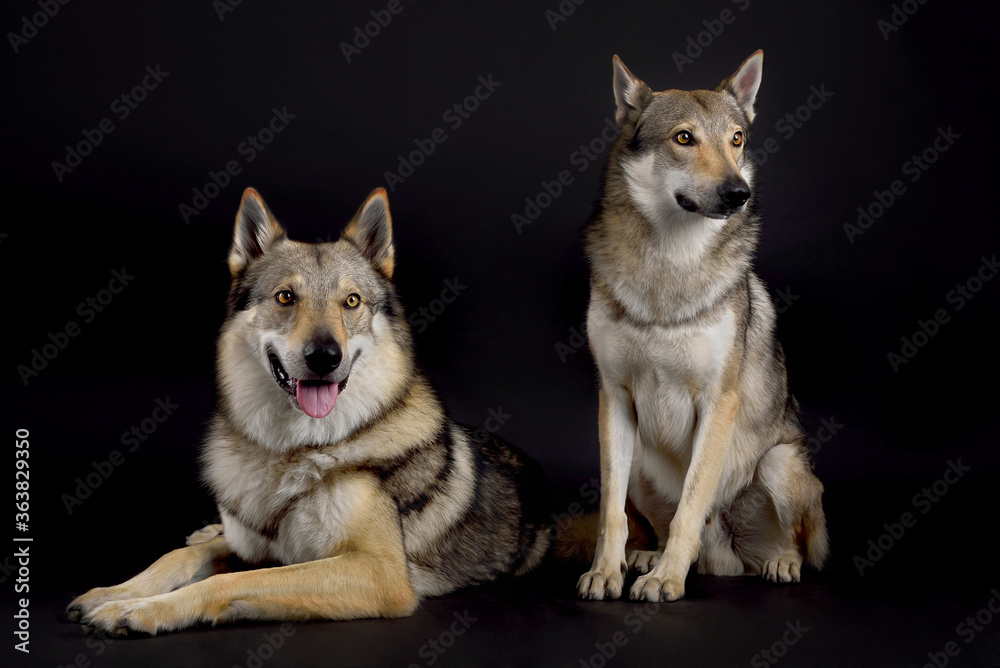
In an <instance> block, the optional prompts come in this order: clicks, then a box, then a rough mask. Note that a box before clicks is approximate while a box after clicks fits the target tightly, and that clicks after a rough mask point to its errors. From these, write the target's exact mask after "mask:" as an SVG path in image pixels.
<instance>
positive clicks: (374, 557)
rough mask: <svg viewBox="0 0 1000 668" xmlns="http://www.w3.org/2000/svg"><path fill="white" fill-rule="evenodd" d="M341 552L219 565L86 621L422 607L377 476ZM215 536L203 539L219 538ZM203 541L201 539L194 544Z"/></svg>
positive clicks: (360, 498)
mask: <svg viewBox="0 0 1000 668" xmlns="http://www.w3.org/2000/svg"><path fill="white" fill-rule="evenodd" d="M359 487H360V489H359V490H358V495H357V497H356V501H357V503H356V505H355V508H356V512H355V513H353V516H352V517H351V519H350V522H349V525H348V526H347V527H346V529H347V531H346V535H347V539H346V541H345V543H344V544H343V545H341V546H340V548H339V553H338V554H336V556H332V557H329V558H326V559H318V560H316V561H308V562H305V563H301V564H293V565H290V566H277V567H274V568H262V569H258V570H252V571H242V572H236V573H222V574H220V575H215V576H212V577H210V578H208V579H206V580H202V581H200V582H195V583H193V584H190V585H188V586H186V587H183V588H181V589H177V590H175V591H172V592H169V593H164V594H159V595H157V596H152V597H149V598H138V599H129V600H118V601H110V602H108V603H105V604H104V605H102V606H100V607H98V608H96V609H94V610H92V611H90V612H89V613H88V614H86V615H85V616H84V617H83V620H82V621H83V623H84V624H86V625H88V626H90V627H92V628H93V629H95V630H97V631H101V632H105V633H108V634H112V635H124V634H127V633H129V632H139V633H148V634H153V635H155V634H157V633H160V632H163V631H173V630H177V629H181V628H186V627H188V626H192V625H194V624H198V623H200V622H208V623H211V624H217V623H219V622H225V621H232V620H236V619H257V620H307V619H359V618H365V617H402V616H406V615H409V614H411V613H412V612H413V611H414V610H415V609H416V607H417V603H418V600H417V596H416V594H415V593H414V591H413V587H412V586H411V584H410V579H409V575H408V572H407V562H406V555H405V553H404V552H403V540H402V533H401V530H400V526H399V519H398V511H397V509H396V507H395V504H394V503H393V502H392V500H391V499H389V498H388V497H387V496H385V495H384V494H382V493H381V492H380V491H378V490H377V488H376V485H375V483H374V481H371V482H368V484H367V485H366V486H359ZM216 540H222V538H221V537H220V538H216V539H214V540H213V541H211V542H210V543H206V545H210V544H211V543H214V542H215V541H216ZM196 547H200V546H196Z"/></svg>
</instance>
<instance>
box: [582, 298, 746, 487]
mask: <svg viewBox="0 0 1000 668" xmlns="http://www.w3.org/2000/svg"><path fill="white" fill-rule="evenodd" d="M610 314H611V310H610V308H609V307H608V305H607V304H605V303H604V302H603V301H602V299H601V298H600V297H597V296H595V298H594V299H593V301H592V304H591V308H590V313H589V316H588V321H587V327H588V332H589V336H590V340H591V345H592V347H593V350H594V354H595V357H596V359H597V366H598V369H599V370H600V374H601V382H602V384H604V385H605V386H606V387H615V386H618V387H624V388H625V389H627V390H628V394H629V395H631V399H632V402H633V407H634V410H635V416H636V420H637V428H638V438H637V442H636V447H635V449H634V451H633V452H634V454H633V463H634V464H638V465H639V466H638V468H639V469H640V470H641V469H649V468H655V469H656V470H655V472H653V471H650V472H651V473H655V475H653V476H651V477H652V478H654V479H658V480H662V481H664V484H665V485H666V486H667V487H668V488H669V492H672V493H669V496H675V494H674V493H676V495H677V496H679V493H680V489H681V485H682V484H683V480H684V475H685V473H686V471H687V468H688V465H689V464H690V461H691V452H692V447H693V441H694V434H695V428H696V426H697V424H698V421H699V419H700V418H704V411H705V408H706V406H707V403H708V402H709V400H710V397H712V396H714V394H715V392H716V391H717V389H718V387H719V384H720V382H721V379H722V374H723V371H724V365H725V363H726V361H727V356H728V355H729V353H730V351H731V350H732V349H733V337H735V335H736V330H737V327H736V317H735V314H734V313H733V312H732V311H729V310H727V311H724V312H723V313H721V314H720V315H719V316H718V317H716V318H714V319H712V320H711V321H709V322H699V323H697V324H684V325H675V326H669V327H663V326H656V325H641V324H635V323H632V322H630V321H629V320H628V319H627V318H626V319H613V318H612V317H611V315H610ZM664 491H668V490H664Z"/></svg>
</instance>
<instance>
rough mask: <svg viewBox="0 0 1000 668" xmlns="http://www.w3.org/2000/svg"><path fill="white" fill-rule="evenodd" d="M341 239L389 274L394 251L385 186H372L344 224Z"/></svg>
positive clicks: (393, 265) (393, 267)
mask: <svg viewBox="0 0 1000 668" xmlns="http://www.w3.org/2000/svg"><path fill="white" fill-rule="evenodd" d="M340 238H341V239H346V240H347V241H350V242H351V243H352V244H354V245H355V246H357V247H358V249H359V250H360V251H361V254H362V255H364V256H365V258H366V259H367V260H368V261H369V262H370V263H371V264H372V266H373V267H375V268H376V269H378V270H379V271H380V272H382V274H383V275H384V276H385V277H386V278H392V272H393V269H395V267H396V251H395V249H394V248H393V246H392V216H391V215H389V196H388V195H386V192H385V189H383V188H376V189H375V190H373V191H372V193H371V194H370V195H369V196H368V199H366V200H365V203H364V204H362V205H361V208H360V209H358V212H357V213H356V214H354V218H352V219H351V222H350V223H348V224H347V227H346V228H344V232H343V234H341V235H340Z"/></svg>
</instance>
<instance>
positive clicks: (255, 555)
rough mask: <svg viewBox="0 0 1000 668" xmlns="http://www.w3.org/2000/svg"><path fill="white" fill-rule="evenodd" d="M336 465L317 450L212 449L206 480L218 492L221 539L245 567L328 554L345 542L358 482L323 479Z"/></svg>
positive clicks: (341, 479)
mask: <svg viewBox="0 0 1000 668" xmlns="http://www.w3.org/2000/svg"><path fill="white" fill-rule="evenodd" d="M338 464H339V462H338V460H337V458H335V457H332V456H330V455H328V454H326V453H324V452H322V451H320V450H306V451H300V452H299V453H296V455H295V456H292V457H289V456H288V455H284V454H271V453H261V452H254V453H252V454H247V453H244V452H241V451H239V450H236V449H230V448H224V447H223V448H215V449H214V451H213V453H212V455H211V456H210V457H209V469H208V474H209V478H210V479H211V480H212V481H213V486H214V487H215V488H216V489H217V490H223V492H222V494H221V495H220V498H219V506H220V512H221V514H222V520H223V524H224V526H225V535H226V540H227V541H228V542H229V544H230V545H231V546H232V547H233V550H234V551H235V552H236V553H237V554H238V555H239V556H240V557H241V558H242V559H245V560H247V561H250V562H259V561H265V560H273V561H278V562H281V563H286V564H291V563H299V562H304V561H312V560H314V559H322V558H325V557H328V556H330V555H331V552H332V551H333V549H334V548H335V546H336V545H337V544H338V543H341V542H343V540H344V538H345V530H344V529H345V522H346V521H347V519H348V518H350V517H351V515H352V514H353V510H354V508H353V506H354V503H355V501H354V500H355V499H357V498H359V496H361V495H359V494H357V489H356V486H357V483H356V482H355V481H352V480H350V479H347V480H345V479H343V478H342V477H341V476H327V473H328V472H329V471H330V470H331V469H332V468H334V467H335V466H337V465H338Z"/></svg>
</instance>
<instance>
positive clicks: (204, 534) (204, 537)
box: [185, 524, 223, 545]
mask: <svg viewBox="0 0 1000 668" xmlns="http://www.w3.org/2000/svg"><path fill="white" fill-rule="evenodd" d="M222 533H223V528H222V525H221V524H209V525H208V526H207V527H202V528H201V529H198V530H197V531H195V532H194V533H193V534H191V535H190V536H188V537H187V539H186V541H185V545H199V544H200V543H207V542H208V541H210V540H212V539H213V538H215V537H216V536H221V535H222Z"/></svg>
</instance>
